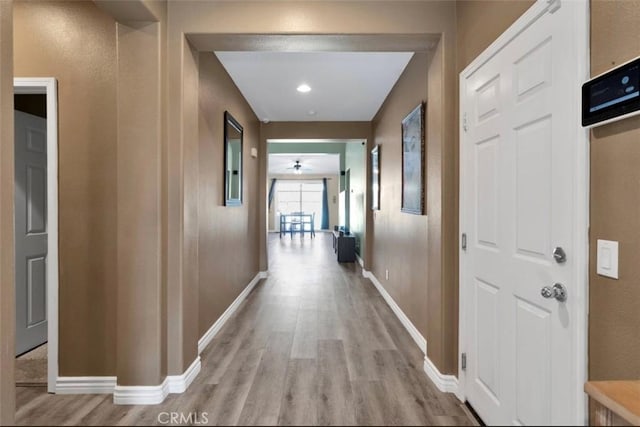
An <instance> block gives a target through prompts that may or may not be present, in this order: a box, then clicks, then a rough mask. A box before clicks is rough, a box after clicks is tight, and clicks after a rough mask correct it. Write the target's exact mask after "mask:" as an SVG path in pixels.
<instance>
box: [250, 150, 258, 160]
mask: <svg viewBox="0 0 640 427" xmlns="http://www.w3.org/2000/svg"><path fill="white" fill-rule="evenodd" d="M251 157H253V158H254V159H255V158H256V157H258V149H257V148H255V147H251Z"/></svg>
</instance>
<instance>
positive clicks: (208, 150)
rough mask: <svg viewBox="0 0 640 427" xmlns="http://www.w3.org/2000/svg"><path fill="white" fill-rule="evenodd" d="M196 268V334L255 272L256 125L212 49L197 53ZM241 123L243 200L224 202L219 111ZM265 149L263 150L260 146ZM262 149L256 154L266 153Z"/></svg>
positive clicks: (244, 285) (256, 224)
mask: <svg viewBox="0 0 640 427" xmlns="http://www.w3.org/2000/svg"><path fill="white" fill-rule="evenodd" d="M199 100H200V101H199V126H198V127H199V153H200V154H199V170H200V171H199V174H198V175H199V181H198V185H199V200H198V224H199V225H198V232H199V237H198V269H199V298H198V300H199V301H198V304H199V321H198V325H199V327H198V329H199V331H198V332H199V336H202V335H203V334H204V333H205V332H206V331H207V330H208V329H209V328H210V327H211V326H212V325H213V323H214V322H215V321H216V320H217V319H218V318H219V317H220V316H221V315H222V313H223V312H224V311H225V310H226V309H227V307H229V305H231V303H232V302H233V301H234V300H235V299H236V297H237V296H238V295H239V294H240V293H241V292H242V291H243V290H244V288H245V287H246V286H247V285H248V284H249V282H250V281H251V279H253V278H254V277H255V275H256V274H257V273H258V260H259V247H258V245H257V244H256V243H257V241H258V233H259V227H258V209H259V207H260V204H259V203H258V182H259V181H258V159H257V158H253V157H251V155H250V152H251V148H252V147H257V146H258V141H259V137H260V124H259V122H258V118H257V117H256V115H255V114H254V113H253V111H252V110H251V108H250V107H249V104H248V103H247V101H246V100H245V99H244V98H243V97H242V94H241V93H240V91H239V90H238V88H237V87H236V86H235V84H234V83H233V80H231V77H229V75H228V74H227V72H226V71H225V69H224V68H223V67H222V64H220V61H218V59H217V58H216V56H215V55H214V54H213V53H201V54H200V94H199ZM225 110H227V111H229V112H230V113H231V115H232V116H233V117H234V118H235V119H236V120H237V121H238V122H239V123H240V124H241V125H242V127H243V129H244V135H243V145H242V147H243V150H242V151H243V158H242V162H243V163H242V167H243V177H242V178H243V202H242V206H230V207H226V206H224V191H223V189H224V179H223V178H224V176H223V173H222V171H223V166H224V137H223V135H224V112H225ZM265 151H266V150H265ZM265 151H262V152H261V153H260V154H261V155H262V156H264V155H266V153H265Z"/></svg>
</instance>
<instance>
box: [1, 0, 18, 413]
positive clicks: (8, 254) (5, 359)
mask: <svg viewBox="0 0 640 427" xmlns="http://www.w3.org/2000/svg"><path fill="white" fill-rule="evenodd" d="M13 146H14V142H13V2H12V1H1V2H0V242H1V244H0V372H2V374H1V375H0V425H13V421H14V413H15V408H14V407H15V396H16V392H15V383H14V378H15V377H14V360H15V345H14V344H15V302H14V301H15V295H14V258H13V252H14V249H13V181H14V178H13Z"/></svg>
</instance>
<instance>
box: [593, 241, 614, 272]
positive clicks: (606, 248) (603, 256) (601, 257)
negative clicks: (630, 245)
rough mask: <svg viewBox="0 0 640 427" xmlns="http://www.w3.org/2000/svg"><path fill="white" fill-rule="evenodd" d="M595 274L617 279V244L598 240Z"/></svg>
mask: <svg viewBox="0 0 640 427" xmlns="http://www.w3.org/2000/svg"><path fill="white" fill-rule="evenodd" d="M596 272H597V273H598V274H599V275H600V276H605V277H610V278H612V279H617V278H618V242H615V241H612V240H598V256H597V266H596Z"/></svg>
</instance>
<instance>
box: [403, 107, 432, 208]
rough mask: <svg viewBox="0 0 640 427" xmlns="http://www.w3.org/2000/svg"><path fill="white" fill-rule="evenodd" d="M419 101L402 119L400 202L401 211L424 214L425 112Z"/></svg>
mask: <svg viewBox="0 0 640 427" xmlns="http://www.w3.org/2000/svg"><path fill="white" fill-rule="evenodd" d="M425 106H426V104H425V103H424V102H421V103H420V105H418V106H417V107H416V108H414V109H413V111H411V112H410V113H409V114H408V115H407V117H405V118H404V120H402V204H401V211H402V212H406V213H410V214H415V215H423V214H424V205H425V203H424V176H425V164H424V163H425V161H424V160H425V159H424V153H425V135H424V133H425V123H424V121H425V120H424V118H425V117H424V113H425Z"/></svg>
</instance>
